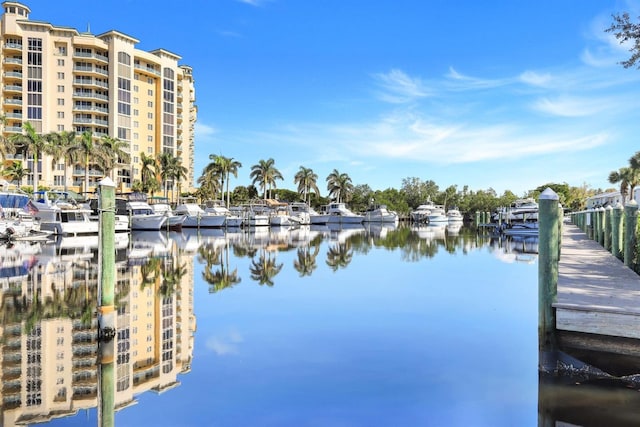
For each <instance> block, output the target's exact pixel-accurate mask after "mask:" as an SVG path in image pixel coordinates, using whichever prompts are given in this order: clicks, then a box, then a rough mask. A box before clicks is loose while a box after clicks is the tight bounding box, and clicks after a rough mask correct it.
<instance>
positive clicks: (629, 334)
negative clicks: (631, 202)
mask: <svg viewBox="0 0 640 427" xmlns="http://www.w3.org/2000/svg"><path fill="white" fill-rule="evenodd" d="M562 228H563V231H562V238H561V249H560V260H559V265H558V293H557V301H556V303H554V304H553V307H554V308H555V309H556V328H557V329H558V330H565V331H574V332H585V333H591V334H601V335H608V336H615V337H625V338H635V339H640V276H639V275H638V274H636V273H635V272H634V271H633V270H631V269H630V268H628V267H627V266H625V265H624V264H623V262H622V261H621V260H619V259H618V258H616V257H615V256H613V255H612V254H611V253H610V252H609V251H607V250H606V249H605V248H603V247H602V246H601V245H600V244H599V243H598V242H596V241H594V240H591V239H589V238H588V237H587V235H586V234H585V233H584V232H583V231H582V230H580V229H579V228H578V227H577V226H575V225H572V224H566V223H565V224H563V227H562Z"/></svg>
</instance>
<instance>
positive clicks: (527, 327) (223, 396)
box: [0, 226, 588, 426]
mask: <svg viewBox="0 0 640 427" xmlns="http://www.w3.org/2000/svg"><path fill="white" fill-rule="evenodd" d="M121 237H122V240H119V250H118V254H117V269H118V274H117V279H118V285H117V287H118V293H117V296H116V299H117V305H118V336H117V338H116V340H115V341H116V346H117V352H116V353H117V354H116V361H117V364H116V368H115V371H116V378H115V381H116V384H117V392H116V396H115V401H116V406H117V407H118V408H119V409H118V411H117V413H116V415H115V420H116V425H118V426H157V425H171V426H202V425H212V426H410V425H411V426H416V425H424V426H449V425H465V426H467V425H473V426H513V425H519V426H520V425H531V426H533V425H537V424H538V401H539V393H538V390H539V383H538V371H537V363H538V344H537V319H538V313H537V269H538V267H537V255H536V251H537V245H536V242H535V241H531V240H527V241H511V240H498V239H492V238H490V237H485V236H479V235H477V233H476V232H475V231H473V230H467V229H464V228H463V229H461V230H447V229H445V228H436V227H428V226H424V227H420V228H411V227H407V226H401V227H399V228H397V229H386V228H384V229H383V228H380V227H377V228H375V227H374V228H371V229H365V228H351V229H344V230H339V229H338V230H330V229H328V228H313V227H311V228H310V227H303V228H298V229H292V230H289V229H282V230H274V229H272V230H268V229H265V230H256V231H252V232H248V231H237V232H223V231H220V230H211V231H204V232H202V233H197V232H196V231H191V232H189V231H186V230H185V231H183V232H180V233H178V232H171V233H169V234H166V233H155V232H144V233H134V234H133V235H132V236H131V237H132V238H131V239H130V241H129V239H127V236H126V235H124V236H121ZM95 247H96V242H94V241H91V239H87V238H84V239H75V240H73V239H69V240H66V239H65V240H63V241H58V242H56V243H54V244H49V245H44V244H37V245H28V246H20V245H16V247H14V248H11V249H10V248H7V247H6V246H5V247H3V248H2V250H3V251H4V252H0V254H2V256H3V257H4V258H3V270H2V276H0V277H2V278H1V280H2V282H1V283H2V287H3V290H4V294H3V310H4V311H3V322H2V324H3V341H2V345H3V350H2V354H3V393H2V396H3V402H4V407H3V421H4V422H3V425H12V424H14V423H17V422H20V421H23V422H29V421H31V422H41V421H42V422H47V425H52V426H60V425H64V426H67V425H74V426H75V425H83V426H84V425H97V423H98V422H97V410H96V409H95V408H96V403H97V399H98V393H97V390H98V381H99V374H98V371H97V369H96V358H97V354H98V348H97V346H98V344H97V341H96V339H95V335H96V320H95V314H94V312H95V306H96V301H97V295H96V292H95V290H96V288H97V282H98V280H97V266H96V264H95V262H96V260H97V256H96V254H95V252H94V251H95ZM9 261H11V262H13V263H14V264H10V262H9ZM10 265H15V266H14V267H11V268H13V270H9V268H10V267H9V266H10ZM34 295H39V298H38V300H40V303H39V304H38V303H35V302H34V301H35V300H36V299H35V297H34ZM585 402H587V403H588V400H585ZM573 410H576V411H579V410H580V407H579V406H578V407H577V408H574V409H573Z"/></svg>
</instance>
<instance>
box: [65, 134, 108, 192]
mask: <svg viewBox="0 0 640 427" xmlns="http://www.w3.org/2000/svg"><path fill="white" fill-rule="evenodd" d="M71 149H72V150H73V153H74V161H75V162H76V163H80V164H81V165H82V166H83V167H84V193H85V194H87V193H89V166H90V165H91V164H97V165H98V166H100V167H101V168H103V167H104V164H105V158H106V156H105V153H104V151H103V150H102V147H101V145H100V144H97V143H96V141H95V137H94V136H93V132H92V131H90V130H86V131H84V132H82V134H81V135H80V138H77V139H76V143H75V144H74V145H73V147H72V148H71Z"/></svg>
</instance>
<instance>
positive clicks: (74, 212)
mask: <svg viewBox="0 0 640 427" xmlns="http://www.w3.org/2000/svg"><path fill="white" fill-rule="evenodd" d="M26 208H27V209H29V210H30V212H31V214H32V215H33V216H34V217H35V218H36V220H37V221H38V222H39V223H40V230H42V231H49V232H51V233H53V234H57V235H61V236H76V235H80V234H98V230H99V228H100V224H99V223H98V222H97V221H91V219H90V217H89V215H90V214H91V210H89V209H87V208H85V207H83V206H82V205H80V204H78V203H77V202H76V201H75V200H74V199H73V198H71V197H69V194H68V193H66V192H64V191H36V192H34V193H33V200H31V201H30V203H29V205H28V206H27V207H26Z"/></svg>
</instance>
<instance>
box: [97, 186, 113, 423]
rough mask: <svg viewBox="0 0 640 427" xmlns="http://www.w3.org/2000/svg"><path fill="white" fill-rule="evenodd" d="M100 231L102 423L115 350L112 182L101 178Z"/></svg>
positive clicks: (107, 414) (108, 416)
mask: <svg viewBox="0 0 640 427" xmlns="http://www.w3.org/2000/svg"><path fill="white" fill-rule="evenodd" d="M98 190H99V193H100V198H99V200H98V209H99V213H100V215H99V220H100V232H99V245H98V259H99V260H100V265H99V271H100V286H99V292H100V307H98V328H99V329H98V341H99V344H98V352H99V355H98V357H99V360H100V367H99V371H100V379H99V381H100V399H99V412H98V419H99V424H100V426H101V427H113V426H114V424H115V376H114V352H115V342H114V337H115V335H116V319H115V314H116V313H115V307H114V301H115V276H116V263H115V213H116V202H115V184H114V183H113V181H112V180H111V179H110V178H108V177H107V178H104V179H103V180H102V181H100V182H99V184H98Z"/></svg>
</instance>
